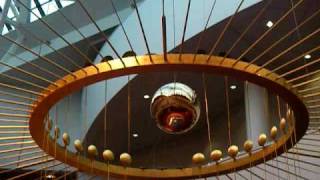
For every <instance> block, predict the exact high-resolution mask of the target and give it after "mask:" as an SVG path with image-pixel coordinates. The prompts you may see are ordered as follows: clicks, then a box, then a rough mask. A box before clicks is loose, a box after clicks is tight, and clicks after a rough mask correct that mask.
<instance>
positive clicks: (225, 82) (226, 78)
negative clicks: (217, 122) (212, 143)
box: [224, 76, 232, 146]
mask: <svg viewBox="0 0 320 180" xmlns="http://www.w3.org/2000/svg"><path fill="white" fill-rule="evenodd" d="M228 86H229V80H228V77H227V76H225V77H224V91H225V104H226V110H227V123H228V124H227V125H228V144H229V146H231V145H232V140H231V119H230V104H229V88H228Z"/></svg>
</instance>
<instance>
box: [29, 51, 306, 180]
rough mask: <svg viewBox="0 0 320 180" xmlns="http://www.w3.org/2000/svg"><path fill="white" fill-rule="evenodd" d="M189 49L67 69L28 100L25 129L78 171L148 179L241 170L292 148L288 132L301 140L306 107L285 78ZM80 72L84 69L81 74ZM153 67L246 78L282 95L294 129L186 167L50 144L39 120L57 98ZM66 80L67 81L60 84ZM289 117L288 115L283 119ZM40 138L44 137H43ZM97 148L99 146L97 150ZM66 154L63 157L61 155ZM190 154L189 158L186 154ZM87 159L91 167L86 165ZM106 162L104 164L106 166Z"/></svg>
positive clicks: (152, 69)
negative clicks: (143, 163)
mask: <svg viewBox="0 0 320 180" xmlns="http://www.w3.org/2000/svg"><path fill="white" fill-rule="evenodd" d="M193 57H194V54H183V55H182V56H181V58H179V55H178V54H169V55H168V56H167V61H165V59H164V57H163V56H162V55H153V56H152V60H153V61H152V62H151V61H150V59H149V56H137V57H136V58H134V57H129V58H123V62H124V65H125V67H124V66H123V63H122V62H121V61H120V60H119V59H117V60H112V61H109V63H110V65H111V66H109V65H108V64H107V63H106V62H104V63H100V64H97V65H96V67H98V69H99V71H97V69H96V68H95V67H93V66H89V67H86V68H84V69H82V70H79V71H76V72H74V73H73V75H75V76H76V77H77V78H76V79H75V78H74V77H73V76H72V75H70V74H69V75H66V76H65V77H63V79H60V80H58V81H56V84H57V85H58V87H56V86H53V85H50V86H49V87H48V89H49V90H50V91H44V92H43V95H44V96H42V97H39V99H38V101H36V102H35V103H34V105H35V106H34V108H33V109H32V113H31V117H30V122H29V125H30V126H29V129H30V133H31V135H32V137H33V139H34V140H35V142H36V143H37V144H38V145H39V146H40V147H41V148H42V149H44V150H45V151H46V152H47V153H48V154H49V155H52V156H54V157H55V158H56V159H57V160H60V161H61V162H66V163H67V164H69V165H71V166H75V167H77V168H79V170H81V171H87V172H93V173H95V174H98V175H107V174H108V171H107V170H108V169H109V173H110V174H112V175H114V176H123V175H126V176H128V177H130V178H136V179H141V178H151V179H160V178H161V179H184V178H192V177H206V176H211V175H216V174H218V173H219V174H223V173H228V172H231V171H233V170H234V169H243V168H246V167H248V166H249V164H251V165H255V164H258V163H261V162H263V157H264V156H265V158H266V159H271V158H272V157H273V156H274V150H275V148H276V149H277V152H278V155H279V154H280V153H282V152H283V149H284V148H283V146H284V145H285V144H286V146H287V148H288V149H289V148H290V147H292V144H291V142H290V137H292V135H293V132H294V130H295V132H296V138H297V140H299V139H301V137H302V136H303V135H304V133H305V132H306V130H307V127H308V123H309V117H308V112H307V109H306V107H305V105H304V103H303V102H302V100H300V98H299V96H298V94H297V92H296V91H295V89H293V88H292V86H291V85H290V84H288V83H287V82H286V81H285V79H282V78H279V76H278V75H277V74H274V73H271V72H270V71H268V70H267V69H261V70H260V71H259V74H256V73H255V72H257V69H260V67H259V66H256V65H250V66H249V67H248V68H246V69H245V68H244V67H246V66H247V65H248V63H246V62H242V61H240V62H239V63H237V64H236V65H235V66H233V64H234V63H235V60H234V59H229V58H226V59H224V60H222V57H217V56H212V57H211V59H210V61H207V59H208V56H207V55H197V58H196V59H195V61H193V59H194V58H193ZM84 71H85V72H86V73H84ZM154 71H198V72H206V73H214V74H220V75H227V76H232V77H234V78H237V79H241V80H247V81H250V82H252V83H255V84H258V85H260V86H263V87H265V88H267V89H268V90H269V91H272V92H274V93H276V94H278V95H279V96H280V97H281V98H282V99H284V100H285V101H286V102H287V103H288V104H289V106H290V107H291V108H292V110H293V112H294V116H295V123H294V122H289V123H290V124H294V125H295V128H292V127H291V126H290V127H289V128H288V129H287V132H286V133H285V134H283V135H282V136H281V137H280V138H279V139H278V140H277V142H276V143H273V144H271V145H269V146H266V147H264V148H263V150H259V151H257V152H253V153H252V155H251V156H247V155H246V156H244V157H241V158H239V159H237V160H236V161H227V162H223V163H221V164H218V165H215V163H211V164H208V165H205V166H201V167H196V166H195V167H187V168H182V169H139V168H131V167H122V166H117V165H112V164H110V165H108V164H107V163H103V162H100V161H92V160H90V159H88V158H86V157H84V156H78V155H77V154H75V153H73V152H70V151H68V150H67V152H65V151H66V149H65V148H64V147H62V146H61V145H59V144H56V145H55V141H54V140H53V139H51V138H50V137H49V132H47V131H46V129H45V123H44V119H45V117H46V116H47V113H48V111H49V110H50V108H51V107H52V106H53V105H54V104H56V103H57V102H58V101H59V100H60V99H62V98H63V97H65V96H67V95H69V94H71V93H72V92H75V91H77V90H79V89H81V88H83V87H85V86H87V85H90V84H93V83H96V82H99V81H102V80H106V79H110V78H114V77H118V76H123V75H128V74H139V73H144V72H154ZM66 82H67V83H66ZM289 120H290V119H289ZM44 137H49V138H48V139H47V138H44ZM85 149H86V148H85ZM100 151H103V150H100ZM65 156H66V157H65ZM186 158H190V159H191V157H186ZM91 162H93V167H91ZM108 166H109V167H108Z"/></svg>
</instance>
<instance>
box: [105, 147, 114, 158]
mask: <svg viewBox="0 0 320 180" xmlns="http://www.w3.org/2000/svg"><path fill="white" fill-rule="evenodd" d="M102 157H103V159H104V160H105V161H113V160H114V155H113V152H112V151H111V150H109V149H107V150H104V151H103V153H102Z"/></svg>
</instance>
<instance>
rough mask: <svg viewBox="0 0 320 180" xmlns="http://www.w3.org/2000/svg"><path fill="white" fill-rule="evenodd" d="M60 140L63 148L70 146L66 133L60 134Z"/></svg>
mask: <svg viewBox="0 0 320 180" xmlns="http://www.w3.org/2000/svg"><path fill="white" fill-rule="evenodd" d="M62 140H63V144H64V145H65V146H68V145H69V144H70V136H69V134H68V133H63V134H62Z"/></svg>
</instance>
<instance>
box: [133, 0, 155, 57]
mask: <svg viewBox="0 0 320 180" xmlns="http://www.w3.org/2000/svg"><path fill="white" fill-rule="evenodd" d="M131 1H132V2H133V5H134V9H135V11H136V14H137V17H138V20H139V26H140V29H141V32H142V36H143V39H144V43H145V45H146V48H147V51H148V55H149V59H150V62H151V63H153V60H152V56H151V51H150V48H149V44H148V40H147V37H146V33H145V31H144V28H143V24H142V20H141V17H140V13H139V8H138V5H137V2H136V0H131ZM129 2H130V0H129Z"/></svg>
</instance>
